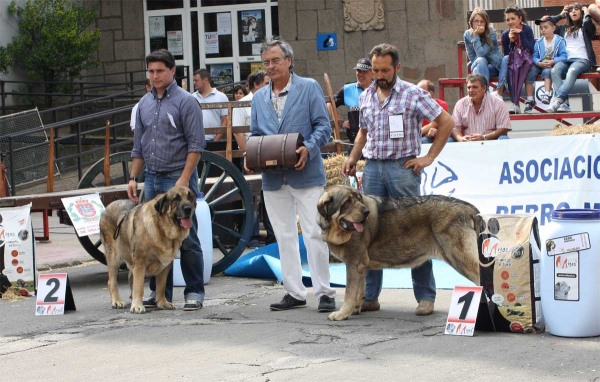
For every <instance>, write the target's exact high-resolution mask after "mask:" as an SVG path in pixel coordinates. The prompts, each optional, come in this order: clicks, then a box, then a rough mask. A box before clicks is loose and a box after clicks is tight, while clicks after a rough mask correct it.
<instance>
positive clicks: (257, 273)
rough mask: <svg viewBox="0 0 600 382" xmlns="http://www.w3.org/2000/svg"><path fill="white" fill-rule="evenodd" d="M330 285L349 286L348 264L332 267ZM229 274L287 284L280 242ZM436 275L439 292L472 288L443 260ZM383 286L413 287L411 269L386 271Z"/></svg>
mask: <svg viewBox="0 0 600 382" xmlns="http://www.w3.org/2000/svg"><path fill="white" fill-rule="evenodd" d="M298 239H299V242H300V260H301V262H302V269H303V270H302V281H303V283H304V285H305V286H307V287H311V286H312V283H311V280H310V271H309V269H308V261H307V259H306V247H305V246H304V241H303V240H302V236H298ZM329 273H330V284H331V286H333V287H345V286H346V265H345V264H330V265H329ZM225 274H226V275H229V276H237V277H254V278H266V279H277V280H279V282H281V283H283V277H282V274H281V261H280V260H279V246H278V245H277V243H275V244H270V245H266V246H264V247H261V248H257V249H255V250H254V251H252V252H249V253H247V254H246V255H244V256H242V257H240V258H239V259H237V261H236V262H235V263H233V264H232V265H231V266H230V267H229V268H227V269H226V270H225ZM433 274H434V275H435V283H436V287H437V288H438V289H453V288H454V287H455V286H456V285H460V286H470V285H473V283H472V282H471V281H470V280H468V279H466V278H465V277H463V276H462V275H460V274H459V273H458V272H456V271H455V270H454V268H452V267H451V266H450V265H448V264H446V263H445V262H443V261H438V260H433ZM383 287H384V288H387V289H403V288H408V289H410V288H412V279H411V275H410V269H408V268H404V269H386V270H385V271H384V272H383Z"/></svg>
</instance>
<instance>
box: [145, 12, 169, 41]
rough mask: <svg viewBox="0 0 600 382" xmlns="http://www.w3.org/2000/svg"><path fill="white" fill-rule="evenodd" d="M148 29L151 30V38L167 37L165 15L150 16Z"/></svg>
mask: <svg viewBox="0 0 600 382" xmlns="http://www.w3.org/2000/svg"><path fill="white" fill-rule="evenodd" d="M148 29H149V32H150V38H156V37H159V38H164V37H165V17H164V16H158V17H149V18H148Z"/></svg>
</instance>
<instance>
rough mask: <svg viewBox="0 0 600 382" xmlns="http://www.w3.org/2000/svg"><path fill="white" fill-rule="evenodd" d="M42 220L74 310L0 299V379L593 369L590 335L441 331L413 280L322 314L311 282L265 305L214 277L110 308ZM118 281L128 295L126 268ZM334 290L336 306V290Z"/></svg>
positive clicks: (454, 377) (336, 376)
mask: <svg viewBox="0 0 600 382" xmlns="http://www.w3.org/2000/svg"><path fill="white" fill-rule="evenodd" d="M34 227H35V228H36V229H37V228H38V226H36V225H35V222H34ZM51 227H52V228H51V234H50V238H51V240H52V242H51V243H48V244H38V245H37V256H38V262H39V263H40V264H44V265H47V266H48V268H53V269H55V268H56V267H57V266H60V264H61V263H62V264H67V263H70V264H79V265H80V266H76V267H69V268H65V271H66V272H68V274H69V279H70V281H71V285H72V289H73V293H74V297H75V303H76V305H77V311H76V312H69V313H67V314H65V315H64V316H42V317H38V316H35V315H34V308H35V301H34V300H33V299H31V298H30V299H25V300H21V301H16V302H9V301H4V300H0V365H1V366H0V368H1V369H2V371H1V373H2V380H7V381H8V380H22V381H38V380H39V381H42V380H43V381H49V380H52V379H60V380H62V381H81V380H86V381H107V380H109V381H121V380H131V379H141V380H146V379H147V380H156V381H171V380H202V381H250V382H254V381H265V382H266V381H271V382H274V381H328V380H347V381H369V382H374V381H384V380H389V381H405V380H406V381H461V382H462V381H465V380H470V381H503V382H504V381H517V380H531V381H598V380H600V351H599V350H600V339H599V338H584V339H571V338H560V337H555V336H552V335H550V334H548V333H543V334H535V335H533V334H530V335H523V334H522V335H519V334H509V333H487V332H476V333H475V336H474V337H454V336H447V335H443V334H442V333H443V328H444V324H445V320H446V316H447V311H448V307H449V302H450V296H451V291H447V290H438V298H437V301H436V307H435V312H434V314H433V315H431V316H427V317H417V316H416V315H415V314H414V309H415V307H416V303H415V301H414V297H413V294H412V290H406V289H404V290H384V291H383V292H382V295H381V298H380V301H381V305H382V309H381V310H380V311H378V312H367V313H363V314H361V315H360V316H352V317H350V319H349V320H347V321H343V322H330V321H327V319H326V317H327V315H326V314H323V313H318V312H317V310H316V307H317V301H316V299H315V298H314V297H313V296H312V289H309V291H308V292H309V298H308V300H307V301H308V307H306V308H303V309H295V310H292V311H284V312H272V311H270V310H269V308H268V306H269V304H271V303H272V302H275V301H278V300H279V299H281V297H282V296H283V294H284V293H285V291H284V289H283V287H282V286H281V285H278V284H277V283H276V282H274V281H272V280H259V279H247V278H232V277H226V276H217V277H213V278H212V279H211V281H210V283H209V284H208V285H206V301H205V305H204V308H203V309H201V310H200V311H197V312H184V311H183V310H182V305H183V288H176V290H175V304H176V306H177V310H175V311H152V312H148V313H147V314H144V315H133V314H131V313H129V312H128V311H126V310H125V311H124V310H114V309H111V308H110V297H109V293H108V290H107V288H106V281H107V276H106V268H105V267H104V266H103V265H100V264H98V263H96V262H90V261H88V259H91V258H90V257H89V255H87V253H86V252H85V251H84V250H83V249H82V248H80V247H78V245H79V244H78V241H77V240H76V238H75V236H74V233H72V232H73V231H72V228H71V227H61V226H51ZM69 230H70V231H69ZM69 232H71V233H69ZM55 247H58V248H55ZM86 256H87V257H86ZM61 271H62V269H61ZM119 285H120V291H121V293H122V295H123V296H127V294H128V290H129V288H128V286H127V276H126V273H125V272H122V274H121V275H120V282H119ZM337 293H338V296H337V298H336V300H337V304H338V307H339V306H341V301H342V299H343V293H344V289H337Z"/></svg>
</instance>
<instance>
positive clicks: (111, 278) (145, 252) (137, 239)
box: [100, 186, 196, 313]
mask: <svg viewBox="0 0 600 382" xmlns="http://www.w3.org/2000/svg"><path fill="white" fill-rule="evenodd" d="M195 208H196V195H194V193H193V192H192V190H190V189H189V188H187V187H181V186H175V187H173V188H171V189H170V190H169V191H168V192H167V193H166V194H161V195H157V196H156V197H155V198H154V199H152V200H150V201H148V202H146V203H143V204H137V205H136V204H135V203H133V202H132V201H130V200H117V201H115V202H113V203H111V204H109V205H108V207H107V208H106V210H105V211H104V212H103V213H102V216H101V217H100V238H101V240H102V243H103V244H104V255H105V256H106V265H107V266H108V289H109V291H110V299H111V303H112V307H113V308H124V307H125V304H124V303H123V301H122V300H121V297H120V296H119V289H118V285H117V273H118V272H119V266H120V265H121V262H122V261H125V263H126V264H127V267H128V268H129V286H130V288H131V309H130V311H131V312H132V313H144V312H145V311H146V310H145V308H144V305H143V302H142V299H143V297H144V277H145V276H146V275H148V276H156V306H157V307H158V308H160V309H175V307H174V306H173V304H172V303H170V302H168V301H167V300H166V298H165V286H166V283H167V275H168V274H169V270H170V268H171V263H172V262H173V259H175V255H176V254H177V251H178V250H179V247H181V243H182V242H183V240H184V239H185V238H186V237H187V236H188V234H189V233H190V228H191V227H192V214H193V213H194V210H195Z"/></svg>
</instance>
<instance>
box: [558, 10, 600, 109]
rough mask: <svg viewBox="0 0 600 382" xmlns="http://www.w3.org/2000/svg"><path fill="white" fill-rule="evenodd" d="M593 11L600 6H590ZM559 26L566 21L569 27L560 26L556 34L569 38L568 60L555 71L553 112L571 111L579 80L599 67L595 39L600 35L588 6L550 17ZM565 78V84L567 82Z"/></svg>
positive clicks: (560, 63)
mask: <svg viewBox="0 0 600 382" xmlns="http://www.w3.org/2000/svg"><path fill="white" fill-rule="evenodd" d="M590 8H592V10H593V12H597V11H598V9H597V6H596V5H590ZM550 18H552V19H554V20H555V21H554V22H555V23H556V22H557V21H559V20H562V19H564V18H566V19H567V23H566V24H565V25H559V26H558V27H557V28H556V30H555V31H554V33H556V34H558V35H560V36H562V37H564V38H565V40H566V42H567V57H568V58H567V59H566V60H565V61H561V62H557V63H556V65H554V69H552V87H553V89H554V100H553V101H552V103H551V104H550V111H552V112H569V111H571V109H570V108H569V105H568V104H567V98H568V96H569V93H570V92H571V90H572V89H573V86H575V81H576V80H577V77H578V76H579V75H580V74H582V73H585V72H587V71H589V70H590V67H591V66H592V65H594V66H595V65H596V54H595V53H594V49H593V47H592V38H593V37H594V35H595V34H596V26H595V25H594V22H593V21H592V16H591V15H590V14H589V13H588V9H587V7H584V6H582V5H581V4H579V3H571V4H570V5H568V6H565V7H564V9H563V11H562V12H561V13H560V15H556V16H550ZM563 78H564V81H563Z"/></svg>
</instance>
